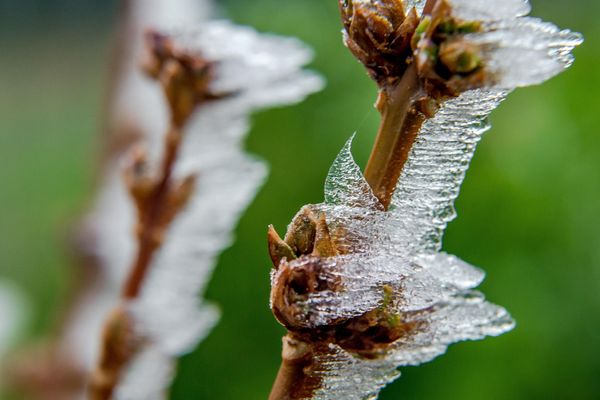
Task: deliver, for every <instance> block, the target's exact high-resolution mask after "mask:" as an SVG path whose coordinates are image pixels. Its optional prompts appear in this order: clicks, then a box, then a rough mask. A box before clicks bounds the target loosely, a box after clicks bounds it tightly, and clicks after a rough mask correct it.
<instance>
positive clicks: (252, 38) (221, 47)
mask: <svg viewBox="0 0 600 400" xmlns="http://www.w3.org/2000/svg"><path fill="white" fill-rule="evenodd" d="M174 39H175V42H176V43H177V45H179V46H181V47H183V48H185V49H187V50H188V51H192V52H198V53H199V54H200V55H201V56H202V57H204V58H205V59H207V60H215V61H218V62H219V64H220V66H219V69H218V71H217V73H216V79H215V81H214V82H213V83H212V89H213V90H214V91H215V92H217V93H232V92H237V91H243V90H248V89H252V88H256V87H263V86H270V85H271V84H276V83H277V82H279V81H280V80H284V81H287V80H288V79H289V77H290V75H293V74H295V73H296V72H297V71H298V69H299V68H301V67H302V66H303V65H305V64H306V63H308V62H309V61H310V60H311V59H312V57H313V54H312V51H311V50H310V49H309V48H308V47H306V46H305V45H304V44H303V43H302V42H300V41H299V40H297V39H294V38H284V37H281V36H276V35H268V34H260V33H258V32H256V31H255V30H254V29H252V28H250V27H244V26H237V25H234V24H232V23H231V22H228V21H214V22H211V23H209V24H204V25H201V26H198V27H197V28H196V29H194V30H186V31H182V32H179V33H176V34H175V35H174ZM312 78H313V79H312V82H311V86H318V87H312V88H309V89H308V90H309V91H315V90H318V88H320V86H321V85H322V82H321V80H320V78H318V77H317V76H315V75H313V76H312Z"/></svg>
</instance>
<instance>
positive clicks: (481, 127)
mask: <svg viewBox="0 0 600 400" xmlns="http://www.w3.org/2000/svg"><path fill="white" fill-rule="evenodd" d="M492 93H493V95H492ZM482 96H483V97H482ZM486 96H487V97H486ZM475 98H478V99H480V100H481V99H482V98H487V99H488V102H487V104H484V103H486V102H485V101H480V102H475V101H474V99H475ZM503 98H504V94H503V93H502V92H497V91H496V92H493V91H489V92H483V91H477V92H474V93H470V94H468V95H467V96H464V97H463V98H462V99H460V100H456V101H455V102H454V103H453V104H449V105H448V109H447V110H446V112H444V111H442V112H441V113H440V114H439V117H438V118H439V119H438V120H437V123H442V122H443V126H445V127H446V129H448V131H447V132H438V131H436V130H435V129H434V127H438V128H439V126H440V125H437V123H435V122H436V121H435V120H434V121H433V122H432V125H431V127H430V128H429V129H426V128H423V132H422V135H423V137H422V138H421V142H420V143H419V144H417V146H416V147H415V149H418V148H421V149H423V150H425V149H427V148H428V146H430V144H429V143H428V142H427V140H425V139H426V138H428V139H430V142H431V143H433V146H434V149H432V151H433V152H431V153H428V152H426V151H423V152H417V151H415V152H413V156H412V157H414V158H413V161H415V162H416V161H418V160H421V159H423V157H424V156H423V155H425V160H423V161H424V164H423V165H427V170H426V171H423V173H421V174H414V175H413V176H410V177H405V179H406V181H408V182H410V181H412V183H416V182H421V183H423V185H419V186H410V188H411V190H412V192H411V196H413V197H412V199H414V200H415V202H418V203H419V207H418V208H416V209H415V208H414V206H415V205H414V204H412V205H411V204H408V203H406V204H405V203H402V202H395V203H394V204H395V209H394V210H393V211H390V212H385V211H382V210H380V209H377V207H373V206H368V205H369V204H372V203H371V201H372V196H373V195H372V193H365V187H368V186H365V185H366V181H364V178H363V176H362V174H361V173H360V169H358V167H357V165H356V163H355V162H354V160H353V158H352V155H351V153H350V142H349V143H348V144H346V146H344V148H343V150H342V152H341V153H340V155H339V156H338V158H337V159H336V161H335V162H334V165H333V167H332V168H331V171H330V175H329V176H328V178H327V184H326V199H328V200H329V202H330V203H327V202H326V203H324V204H321V205H319V206H318V208H319V209H320V210H321V211H324V212H325V214H326V215H327V222H328V224H329V226H330V227H331V229H332V230H333V231H335V230H336V226H342V225H343V226H344V228H345V232H346V234H345V235H346V236H348V237H352V238H355V239H354V240H356V243H360V245H358V246H356V245H354V243H351V244H349V248H352V253H351V254H346V255H343V256H337V257H334V258H332V259H329V260H327V261H326V262H327V263H328V264H327V266H326V268H327V270H328V273H332V272H333V275H334V276H336V277H338V278H339V279H340V280H341V281H342V282H343V289H342V290H341V291H340V292H318V293H317V294H316V295H311V296H309V298H308V300H307V304H306V306H307V307H306V308H307V310H309V312H310V314H309V315H308V317H309V318H308V320H309V321H310V323H311V325H312V326H315V327H316V326H320V325H327V324H330V323H332V322H333V321H335V320H339V319H340V318H352V317H356V316H359V315H362V314H364V313H366V312H368V311H370V310H373V309H375V308H377V307H379V306H381V304H382V301H383V298H384V294H383V289H382V288H383V287H384V286H391V287H394V288H396V289H397V291H398V292H399V293H401V298H400V301H399V302H398V304H397V305H396V312H397V313H399V314H400V315H402V321H403V323H406V324H411V325H412V326H414V328H413V329H412V330H411V332H410V333H409V334H408V335H406V336H405V337H402V338H401V339H399V340H398V341H396V342H394V343H393V344H392V345H391V346H390V348H389V349H388V350H387V352H386V353H385V356H384V357H382V358H379V359H375V360H368V359H364V358H361V357H359V356H356V355H353V354H351V353H349V352H347V351H345V350H343V349H342V348H340V347H338V346H336V345H333V344H332V345H329V351H327V352H324V353H322V354H320V355H319V357H321V359H320V360H319V361H320V362H319V363H318V365H320V367H321V369H320V370H318V371H315V374H316V375H317V376H318V377H319V378H320V379H321V382H322V385H321V388H320V390H319V391H318V392H317V393H315V394H314V396H313V398H314V399H338V398H344V399H357V400H358V399H368V398H375V397H376V396H377V393H378V392H379V390H380V389H381V388H382V387H383V386H385V385H386V384H387V383H389V382H390V381H391V380H393V379H395V378H396V377H397V376H399V374H398V372H397V368H398V367H401V366H405V365H418V364H421V363H424V362H427V361H430V360H431V359H433V358H435V357H436V356H438V355H440V354H443V353H444V352H445V351H446V348H447V346H448V345H449V344H451V343H454V342H457V341H462V340H476V339H482V338H484V337H485V336H490V335H491V336H494V335H499V334H502V333H504V332H506V331H508V330H510V329H511V328H512V327H513V325H514V323H513V321H512V319H511V318H510V316H509V315H508V313H507V312H506V310H504V309H503V308H502V307H499V306H496V305H493V304H491V303H488V302H486V301H485V299H484V297H483V296H482V295H481V294H480V293H478V292H474V291H472V289H474V288H475V287H477V286H478V285H479V284H480V283H481V281H482V280H483V278H484V274H483V272H482V271H480V270H479V269H477V268H475V267H473V266H471V265H469V264H467V263H465V262H464V261H462V260H460V259H458V258H457V257H455V256H452V255H448V254H446V253H443V252H440V251H439V249H440V240H441V231H442V230H443V228H442V225H443V226H445V223H446V222H447V216H448V215H449V214H448V213H447V212H445V211H444V212H443V213H442V214H441V217H439V218H436V217H435V216H436V215H438V210H445V209H447V208H448V207H451V206H452V202H453V200H454V199H455V198H456V195H457V194H458V186H459V185H460V183H461V182H462V179H463V176H464V172H465V171H466V168H467V166H468V162H469V160H470V157H471V155H472V152H473V151H474V148H475V145H476V143H477V141H478V139H479V137H480V135H481V134H482V133H483V132H484V131H485V130H486V129H485V128H486V125H485V124H482V120H483V119H484V118H485V116H486V115H487V114H488V113H489V112H490V111H491V110H492V109H493V108H494V106H495V105H497V104H498V103H499V101H500V100H501V99H503ZM475 104H477V107H475V108H473V107H474V106H475ZM467 109H468V110H469V111H471V113H472V115H474V116H472V117H468V116H465V117H463V118H462V119H461V118H459V119H458V120H457V122H456V126H455V127H453V126H452V124H449V122H451V121H447V120H445V119H444V118H445V117H448V116H450V115H453V113H459V112H465V111H466V110H467ZM459 110H460V111H459ZM444 116H445V117H444ZM458 127H460V129H458ZM438 134H439V135H440V136H438ZM444 135H446V137H447V140H441V138H442V137H443V136H444ZM452 135H455V136H452ZM457 143H461V144H462V145H460V146H458V147H457V146H456V144H457ZM418 165H420V164H418V163H417V164H413V167H411V168H417V166H418ZM407 170H410V168H409V169H407ZM430 179H432V180H430ZM421 188H428V191H427V192H425V191H420V189H421ZM432 193H437V194H438V197H435V196H432ZM361 198H363V199H366V201H365V202H364V203H363V204H367V206H363V205H357V204H358V203H360V201H359V200H360V199H361ZM344 204H346V205H344ZM430 231H433V232H434V233H435V234H430ZM336 244H337V243H336Z"/></svg>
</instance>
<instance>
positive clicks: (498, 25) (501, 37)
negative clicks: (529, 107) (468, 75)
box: [468, 17, 583, 88]
mask: <svg viewBox="0 0 600 400" xmlns="http://www.w3.org/2000/svg"><path fill="white" fill-rule="evenodd" d="M468 40H469V41H472V42H473V43H476V44H478V45H480V46H482V47H483V49H484V54H485V57H486V59H487V64H486V67H487V68H488V70H489V71H490V72H492V74H494V75H495V76H496V77H497V80H498V82H497V86H498V87H503V88H514V87H519V86H529V85H535V84H539V83H542V82H544V81H546V80H548V79H550V78H552V77H553V76H555V75H558V74H559V73H561V72H562V71H564V70H565V69H566V68H568V67H570V66H571V64H572V63H573V60H574V58H573V56H572V55H571V52H572V51H573V49H574V48H575V47H576V46H578V45H580V44H581V43H582V41H583V38H582V36H581V35H580V34H579V33H575V32H571V31H569V30H559V29H558V28H557V27H556V26H555V25H553V24H550V23H547V22H543V21H541V20H539V19H537V18H529V17H525V18H518V19H515V20H510V21H496V22H490V23H487V24H486V25H485V32H484V33H479V34H473V35H469V36H468Z"/></svg>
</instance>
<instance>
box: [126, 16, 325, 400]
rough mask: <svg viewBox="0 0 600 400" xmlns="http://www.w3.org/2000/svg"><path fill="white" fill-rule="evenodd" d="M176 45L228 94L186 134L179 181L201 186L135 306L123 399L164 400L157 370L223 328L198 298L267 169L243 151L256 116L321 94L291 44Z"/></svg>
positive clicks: (200, 38)
mask: <svg viewBox="0 0 600 400" xmlns="http://www.w3.org/2000/svg"><path fill="white" fill-rule="evenodd" d="M174 41H175V44H176V45H178V46H183V47H188V49H192V48H193V49H194V50H197V51H198V53H199V54H201V55H202V56H203V57H205V58H207V59H209V60H211V61H214V62H215V66H216V70H215V75H216V77H217V80H216V81H215V86H214V87H213V90H218V91H219V92H222V93H230V95H229V96H227V97H225V98H223V99H221V100H217V101H212V102H209V103H206V104H203V105H201V106H200V109H199V111H198V112H197V113H196V114H195V115H194V116H193V117H192V119H191V120H190V122H189V125H188V127H187V128H186V133H185V136H184V141H183V144H182V147H181V151H180V156H179V158H178V160H177V164H176V165H175V172H174V176H175V177H176V178H184V177H185V176H188V175H189V174H198V175H199V176H200V178H199V180H198V184H197V185H196V188H195V192H194V193H193V195H192V197H191V199H190V201H189V203H188V204H187V206H186V208H185V209H184V210H183V212H182V213H181V214H180V215H179V216H178V217H177V219H176V220H175V221H174V222H173V224H172V225H171V227H170V229H169V231H168V234H167V236H166V239H165V242H164V244H163V246H162V247H161V249H160V250H159V252H158V253H157V254H156V255H155V258H154V261H153V262H152V265H151V269H150V272H149V275H148V276H147V277H146V280H145V282H144V285H143V288H142V292H141V294H140V296H139V298H137V299H136V300H135V301H134V302H132V303H131V304H130V310H131V312H132V315H133V316H134V319H135V325H136V330H137V332H138V333H139V334H140V335H141V336H143V337H145V338H147V339H148V345H147V347H146V348H145V350H144V351H143V352H142V353H140V354H139V356H138V357H136V359H135V360H134V361H133V363H132V365H131V367H130V370H129V371H128V373H127V374H126V376H125V379H124V381H123V382H122V383H121V385H120V386H119V389H118V396H117V399H119V400H128V399H154V398H157V399H158V398H163V397H162V396H164V391H165V388H167V387H168V385H169V384H170V372H169V371H168V370H167V369H165V368H163V367H162V366H161V364H163V362H164V360H171V362H172V360H173V358H174V357H177V356H180V355H182V354H184V353H186V352H189V351H191V350H192V349H194V348H195V347H196V345H197V344H198V342H199V341H200V340H202V339H203V338H204V337H205V336H206V334H207V333H208V332H209V331H210V329H211V328H212V327H213V326H214V324H215V323H216V322H217V320H218V315H219V313H218V309H217V308H216V307H215V306H213V305H211V304H206V303H204V302H203V301H202V299H201V295H202V293H203V292H204V288H205V286H206V284H207V282H208V279H209V278H210V275H211V273H212V270H213V268H214V266H215V263H216V260H217V257H218V255H219V253H220V252H221V251H222V250H223V249H224V248H226V247H227V246H229V245H230V243H231V242H232V240H233V237H232V233H233V229H234V228H235V225H236V223H237V221H238V219H239V216H240V215H241V213H242V212H243V211H244V210H245V208H246V207H247V206H248V204H249V203H250V201H251V200H252V198H253V197H254V195H255V194H256V192H257V190H258V189H259V187H260V186H261V185H262V182H263V181H264V179H265V176H266V174H267V168H266V166H265V164H264V163H263V162H262V161H260V160H257V159H256V158H254V157H252V156H250V155H247V154H246V153H245V152H244V150H243V145H244V143H243V141H244V138H245V136H246V135H247V133H248V131H249V127H250V123H249V115H250V113H252V112H253V111H256V110H259V109H262V108H265V107H273V106H280V105H287V104H293V103H296V102H299V101H301V100H302V99H304V98H305V97H306V96H307V95H309V94H310V93H313V92H315V91H317V90H319V89H321V87H322V86H323V81H322V79H321V78H320V77H319V76H318V75H316V74H315V73H312V72H310V71H306V70H303V69H302V68H303V66H304V65H305V64H306V63H308V62H309V61H310V59H311V56H312V53H311V51H310V50H309V49H308V48H307V47H306V46H305V45H303V44H301V43H300V42H299V41H297V40H295V39H289V38H283V37H278V36H275V35H268V34H267V35H263V34H259V33H257V32H256V31H254V30H253V29H251V28H247V27H239V26H236V25H234V24H232V23H230V22H226V21H218V22H208V23H205V24H203V25H202V26H201V27H199V28H197V29H193V30H192V31H190V32H184V31H179V32H178V33H177V34H176V35H175V37H174ZM275 64H276V65H280V66H281V68H280V69H277V68H274V65H275ZM145 380H152V381H153V382H154V383H156V382H163V384H162V390H158V389H160V386H161V385H158V384H155V385H152V386H147V389H148V390H147V391H144V385H140V384H139V382H143V381H145Z"/></svg>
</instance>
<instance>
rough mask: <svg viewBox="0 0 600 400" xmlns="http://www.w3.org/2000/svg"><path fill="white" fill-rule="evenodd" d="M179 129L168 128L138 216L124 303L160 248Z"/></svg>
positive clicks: (138, 286)
mask: <svg viewBox="0 0 600 400" xmlns="http://www.w3.org/2000/svg"><path fill="white" fill-rule="evenodd" d="M181 129H182V127H176V126H172V127H171V128H170V129H169V133H168V134H167V136H166V139H165V154H164V159H163V163H162V168H161V173H160V179H159V184H158V185H157V186H156V188H155V189H154V191H153V193H152V195H151V196H150V197H149V198H148V200H147V201H148V206H147V207H146V208H145V209H146V210H147V211H146V212H144V213H141V214H142V215H140V216H139V218H140V226H139V232H138V237H139V239H138V241H139V244H138V251H137V255H136V258H135V261H134V263H133V267H132V268H131V272H130V274H129V276H128V278H127V280H126V282H125V285H124V287H123V293H122V296H123V298H124V299H134V298H136V297H137V296H138V295H139V292H140V290H141V287H142V283H143V281H144V277H145V276H146V274H147V271H148V268H149V267H150V264H151V261H152V258H153V256H154V253H155V252H156V250H157V249H158V248H159V247H160V244H161V241H162V236H163V232H162V230H163V229H164V228H165V227H164V226H161V222H162V221H161V217H162V215H163V213H164V212H165V207H166V199H167V196H168V193H169V191H170V187H171V185H172V182H171V176H172V172H173V166H174V164H175V160H176V159H177V154H178V152H179V147H180V145H181Z"/></svg>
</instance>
